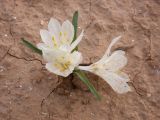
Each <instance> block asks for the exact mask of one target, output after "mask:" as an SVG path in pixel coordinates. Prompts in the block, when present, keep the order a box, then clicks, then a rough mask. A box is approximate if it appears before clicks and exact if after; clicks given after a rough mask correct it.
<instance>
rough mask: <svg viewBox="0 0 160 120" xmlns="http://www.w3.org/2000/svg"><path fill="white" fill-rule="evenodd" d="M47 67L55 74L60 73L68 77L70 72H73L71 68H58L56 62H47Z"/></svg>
mask: <svg viewBox="0 0 160 120" xmlns="http://www.w3.org/2000/svg"><path fill="white" fill-rule="evenodd" d="M46 69H47V70H48V71H50V72H52V73H54V74H57V75H60V76H63V77H67V76H68V75H69V74H71V73H72V71H73V70H70V69H67V70H65V71H63V72H61V71H60V70H59V69H58V68H56V67H55V66H54V63H47V64H46Z"/></svg>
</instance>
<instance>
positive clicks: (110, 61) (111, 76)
mask: <svg viewBox="0 0 160 120" xmlns="http://www.w3.org/2000/svg"><path fill="white" fill-rule="evenodd" d="M120 38H121V37H120V36H119V37H117V38H115V39H113V40H112V42H111V44H110V45H109V47H108V49H107V51H106V53H105V54H104V56H103V57H102V58H101V59H100V60H99V61H98V62H96V63H93V64H91V65H90V66H79V67H78V68H79V69H81V70H86V71H89V72H92V73H94V74H96V75H98V76H100V77H101V78H103V79H104V80H105V81H106V82H107V83H108V84H109V85H110V86H111V87H112V88H113V90H114V91H116V92H117V93H126V92H128V91H131V89H130V87H129V85H128V84H127V82H128V81H129V77H128V75H127V74H125V73H124V72H122V71H121V69H122V68H123V67H124V66H125V65H126V64H127V58H126V57H125V52H124V51H122V50H117V51H114V52H113V53H112V54H111V47H112V46H113V45H114V44H115V43H116V42H117V41H118V40H119V39H120Z"/></svg>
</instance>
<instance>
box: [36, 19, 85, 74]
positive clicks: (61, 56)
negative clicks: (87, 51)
mask: <svg viewBox="0 0 160 120" xmlns="http://www.w3.org/2000/svg"><path fill="white" fill-rule="evenodd" d="M40 35H41V38H42V41H43V42H44V43H39V44H37V47H38V48H39V49H41V50H42V54H43V58H44V59H45V60H46V61H47V64H46V68H47V70H49V71H50V72H53V73H55V74H57V75H60V76H64V77H67V76H68V75H69V74H71V73H72V72H73V70H74V68H75V67H76V66H78V65H79V64H80V63H81V61H82V55H81V53H80V52H77V51H74V52H72V50H73V49H74V48H75V47H76V46H77V45H78V43H79V42H80V41H81V39H82V37H83V31H82V32H81V34H80V36H79V37H78V38H77V39H76V40H75V41H74V42H73V43H72V40H73V37H74V27H73V25H72V23H70V22H69V21H68V20H66V21H65V22H64V23H63V24H62V26H61V25H60V23H59V22H58V21H57V20H56V19H53V18H51V20H50V21H49V24H48V31H47V30H40Z"/></svg>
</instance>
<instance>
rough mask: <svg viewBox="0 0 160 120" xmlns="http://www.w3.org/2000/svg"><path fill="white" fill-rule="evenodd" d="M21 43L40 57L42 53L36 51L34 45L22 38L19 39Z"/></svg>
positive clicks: (38, 50)
mask: <svg viewBox="0 0 160 120" xmlns="http://www.w3.org/2000/svg"><path fill="white" fill-rule="evenodd" d="M21 40H22V43H23V44H24V45H25V46H27V47H28V48H30V49H32V50H33V51H34V52H36V53H38V54H40V55H42V51H41V50H40V49H38V48H37V47H36V46H35V45H33V44H32V43H31V42H29V41H27V40H25V39H24V38H21Z"/></svg>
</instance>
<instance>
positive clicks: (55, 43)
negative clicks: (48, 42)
mask: <svg viewBox="0 0 160 120" xmlns="http://www.w3.org/2000/svg"><path fill="white" fill-rule="evenodd" d="M52 41H53V44H54V46H55V47H57V41H56V40H55V38H54V36H53V37H52Z"/></svg>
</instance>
